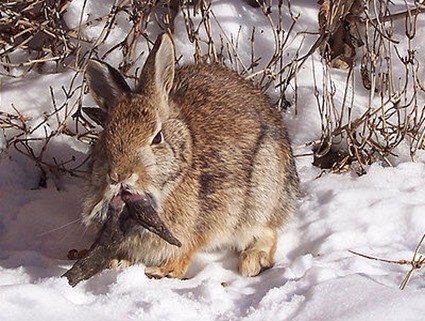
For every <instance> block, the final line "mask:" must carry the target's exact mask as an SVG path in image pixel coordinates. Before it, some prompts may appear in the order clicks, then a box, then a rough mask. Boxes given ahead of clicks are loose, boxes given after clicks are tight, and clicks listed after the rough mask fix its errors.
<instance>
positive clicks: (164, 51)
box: [136, 33, 175, 99]
mask: <svg viewBox="0 0 425 321" xmlns="http://www.w3.org/2000/svg"><path fill="white" fill-rule="evenodd" d="M174 64H175V61H174V44H173V40H172V39H171V37H170V36H169V35H168V34H167V33H163V34H162V35H160V36H159V37H158V39H157V40H156V42H155V45H154V46H153V48H152V50H151V52H150V53H149V56H148V58H147V59H146V62H145V65H144V67H143V69H142V73H141V75H140V80H139V85H138V87H137V89H136V92H138V93H145V94H150V95H152V94H159V95H161V96H162V97H164V98H165V99H168V94H169V93H170V91H171V88H172V86H173V81H174V68H175V67H174Z"/></svg>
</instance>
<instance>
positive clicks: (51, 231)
mask: <svg viewBox="0 0 425 321" xmlns="http://www.w3.org/2000/svg"><path fill="white" fill-rule="evenodd" d="M81 220H82V218H81V217H80V218H77V219H75V220H73V221H71V222H69V223H66V224H64V225H62V226H59V227H56V228H54V229H51V230H49V231H46V232H43V233H40V234H38V235H37V237H42V236H45V235H47V234H51V233H53V232H56V231H59V230H62V229H64V228H66V227H69V226H70V225H73V224H75V223H78V222H80V221H81Z"/></svg>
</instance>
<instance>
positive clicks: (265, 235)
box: [239, 227, 277, 276]
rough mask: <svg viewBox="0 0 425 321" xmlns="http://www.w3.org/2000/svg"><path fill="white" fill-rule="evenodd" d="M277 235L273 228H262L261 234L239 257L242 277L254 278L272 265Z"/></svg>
mask: <svg viewBox="0 0 425 321" xmlns="http://www.w3.org/2000/svg"><path fill="white" fill-rule="evenodd" d="M276 243H277V233H276V229H275V228H271V227H264V228H263V231H262V233H260V234H259V236H257V237H256V238H255V239H254V241H253V242H252V243H251V244H250V245H249V246H248V247H247V248H246V249H244V250H243V251H242V252H241V253H240V256H239V272H240V273H241V274H242V275H243V276H256V275H258V274H260V273H261V272H262V271H264V270H267V269H269V268H271V267H272V266H273V264H274V260H273V258H274V254H275V252H276Z"/></svg>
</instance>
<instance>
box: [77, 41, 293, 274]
mask: <svg viewBox="0 0 425 321" xmlns="http://www.w3.org/2000/svg"><path fill="white" fill-rule="evenodd" d="M174 65H175V60H174V46H173V42H172V40H171V38H170V37H169V36H168V35H167V34H163V35H161V36H160V37H159V38H158V40H157V41H156V43H155V46H154V47H153V49H152V51H151V53H150V54H149V56H148V58H147V61H146V63H145V66H144V68H143V70H142V74H141V78H140V82H139V84H138V86H137V88H136V90H134V91H132V90H131V89H130V88H129V86H128V85H127V84H126V82H125V80H124V79H123V78H122V77H121V75H120V74H119V73H118V71H117V70H115V69H113V68H112V67H111V66H109V65H108V64H106V63H103V62H100V61H95V60H91V61H90V62H89V64H88V66H87V70H86V75H87V80H88V84H89V87H90V90H91V93H92V95H93V97H94V99H95V100H96V102H97V103H98V105H99V106H100V107H101V109H102V110H103V111H104V112H103V114H102V115H103V116H102V117H98V120H100V121H101V122H102V124H103V125H104V131H103V133H102V134H101V136H100V138H99V140H98V141H97V143H96V145H95V146H94V148H93V151H92V164H91V173H90V177H89V178H88V182H87V187H86V196H85V201H84V206H83V207H84V208H83V216H84V222H85V223H86V224H87V225H91V224H93V223H100V224H102V222H104V221H105V220H106V218H107V211H108V206H109V204H111V202H115V203H117V202H118V203H119V195H121V193H122V192H123V191H124V192H125V193H126V195H129V194H130V195H135V196H143V197H150V198H151V199H152V202H153V203H154V204H155V208H156V209H157V211H158V215H159V216H160V218H161V219H162V220H163V221H164V223H165V224H166V226H167V227H168V228H169V230H170V231H171V232H172V234H173V235H174V236H176V237H177V239H179V240H180V241H181V243H182V246H181V247H180V248H179V247H176V246H173V245H170V244H168V243H167V242H165V241H164V240H163V239H161V238H160V237H158V236H157V235H155V234H153V233H151V232H149V231H147V230H145V229H143V228H141V227H140V228H137V229H135V230H134V231H132V232H131V234H130V235H129V236H128V237H127V239H126V241H125V242H123V244H122V245H121V247H120V252H119V253H120V255H119V257H117V260H114V263H115V264H113V265H116V264H117V263H118V264H122V263H123V262H127V263H129V264H133V263H137V262H141V263H144V264H145V265H146V266H147V267H146V269H145V273H146V274H147V275H148V276H149V277H155V278H161V277H175V278H182V277H184V275H185V273H186V270H187V268H188V266H189V264H190V262H191V259H192V256H193V254H194V253H195V252H196V251H198V250H199V249H214V248H223V247H226V248H229V247H230V248H233V249H235V250H237V251H238V252H240V257H239V271H240V273H241V274H242V275H244V276H255V275H257V274H259V273H260V272H261V271H263V270H264V269H267V268H270V267H271V266H272V265H273V257H274V254H275V251H276V238H277V236H276V232H277V229H278V228H280V227H282V225H283V224H284V222H285V221H286V219H287V218H288V217H289V216H290V215H291V213H292V212H293V210H294V203H295V200H296V197H297V191H298V176H297V173H296V169H295V165H294V160H293V157H292V151H291V148H290V145H289V141H288V136H287V133H286V130H285V127H284V125H283V123H282V120H281V117H280V114H279V112H278V111H277V110H275V109H273V108H272V106H271V104H270V102H269V100H268V98H267V97H266V96H265V95H263V94H262V93H261V92H260V91H259V90H258V89H256V88H255V87H254V86H253V85H252V83H251V82H249V81H246V80H244V79H242V78H241V77H240V76H239V75H238V74H237V73H236V72H234V71H230V70H228V69H226V68H224V67H221V66H219V65H209V64H199V65H190V66H185V67H182V68H179V69H175V66H174ZM98 116H99V115H98ZM117 198H118V201H117ZM115 206H118V205H117V204H115ZM94 225H96V224H94Z"/></svg>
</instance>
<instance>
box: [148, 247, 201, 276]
mask: <svg viewBox="0 0 425 321" xmlns="http://www.w3.org/2000/svg"><path fill="white" fill-rule="evenodd" d="M192 253H193V252H191V253H189V254H186V255H182V256H180V257H177V258H175V259H174V260H169V261H167V262H165V263H163V264H161V265H160V266H147V267H146V268H145V274H146V276H147V277H148V278H150V279H162V278H164V277H167V278H174V279H183V277H184V275H185V273H186V271H187V268H188V267H189V264H190V261H191V258H192Z"/></svg>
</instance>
